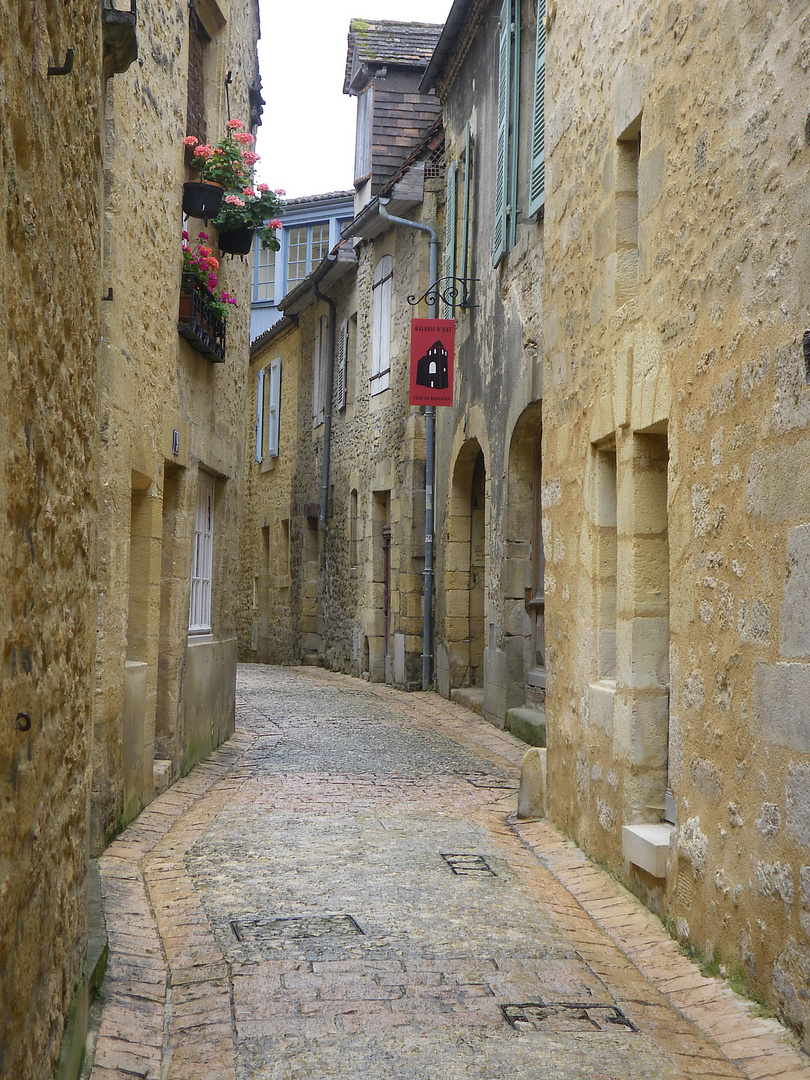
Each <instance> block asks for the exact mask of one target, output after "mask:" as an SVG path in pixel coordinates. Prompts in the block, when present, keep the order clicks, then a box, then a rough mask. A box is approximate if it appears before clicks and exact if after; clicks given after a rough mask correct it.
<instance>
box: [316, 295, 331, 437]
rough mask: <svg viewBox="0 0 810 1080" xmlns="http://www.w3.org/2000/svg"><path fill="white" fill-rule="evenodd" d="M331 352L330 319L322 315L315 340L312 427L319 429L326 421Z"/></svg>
mask: <svg viewBox="0 0 810 1080" xmlns="http://www.w3.org/2000/svg"><path fill="white" fill-rule="evenodd" d="M328 350H329V319H328V318H327V317H326V315H321V317H320V319H318V331H317V335H316V338H315V370H314V372H313V378H314V387H313V395H312V426H313V427H318V425H319V424H322V423H323V421H324V414H325V405H326V364H327V352H328Z"/></svg>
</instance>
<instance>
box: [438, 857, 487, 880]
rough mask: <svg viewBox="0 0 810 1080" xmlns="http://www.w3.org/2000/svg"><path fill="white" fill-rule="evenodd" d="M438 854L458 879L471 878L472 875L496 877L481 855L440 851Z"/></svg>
mask: <svg viewBox="0 0 810 1080" xmlns="http://www.w3.org/2000/svg"><path fill="white" fill-rule="evenodd" d="M439 854H440V855H441V857H442V858H443V859H444V861H445V862H446V863H447V865H448V866H449V867H450V869H451V870H452V871H453V873H454V874H456V875H457V876H458V877H472V876H473V875H474V874H489V875H490V877H497V876H498V875H497V874H496V873H495V871H494V870H493V869H492V867H491V866H490V865H489V863H488V862H487V860H486V859H485V858H484V856H483V855H469V854H465V853H463V852H445V851H440V852H439Z"/></svg>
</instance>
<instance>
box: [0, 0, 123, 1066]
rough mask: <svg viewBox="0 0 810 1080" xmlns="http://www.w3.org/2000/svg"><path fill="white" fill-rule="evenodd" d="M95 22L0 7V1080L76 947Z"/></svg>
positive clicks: (97, 232) (84, 746)
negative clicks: (0, 356)
mask: <svg viewBox="0 0 810 1080" xmlns="http://www.w3.org/2000/svg"><path fill="white" fill-rule="evenodd" d="M101 15H102V12H101V6H100V5H98V4H91V3H89V2H84V0H79V2H78V3H76V4H74V5H72V6H71V8H70V11H69V13H68V12H66V11H65V10H63V6H62V5H60V4H43V5H39V6H34V5H20V4H16V3H7V2H5V0H4V2H3V3H0V40H2V43H3V44H2V53H3V56H2V83H3V92H2V95H0V148H2V149H1V151H0V152H1V153H2V162H3V165H2V175H3V183H2V186H0V218H2V222H3V227H2V229H0V266H1V267H2V271H1V272H0V281H1V282H2V303H3V317H2V319H0V350H2V354H3V362H2V364H0V422H1V423H2V431H3V436H2V449H1V450H0V504H2V507H3V527H2V529H0V656H1V659H0V665H1V668H0V670H1V671H2V674H0V701H2V723H3V732H2V737H1V738H0V777H2V779H0V1006H1V1008H0V1074H2V1075H3V1076H9V1077H11V1076H14V1077H30V1078H31V1080H40V1078H43V1080H44V1078H46V1077H47V1078H50V1077H52V1076H53V1075H54V1071H55V1068H56V1065H57V1061H58V1058H59V1054H60V1047H61V1044H62V1036H63V1031H64V1026H65V1017H66V1015H67V1012H68V1007H69V1005H70V1002H71V998H72V996H73V994H74V989H75V987H76V986H77V984H78V983H79V981H80V978H81V973H82V964H83V961H84V951H85V944H86V939H87V905H86V893H87V850H88V845H89V814H88V800H89V794H90V785H91V768H90V750H91V742H92V719H91V714H92V703H93V654H94V646H95V627H96V592H95V588H94V583H93V571H94V565H95V555H96V521H97V517H96V507H97V500H98V484H97V480H98V462H99V454H98V403H97V396H98V365H99V353H98V326H99V319H100V298H101V273H100V244H101V226H100V220H101V148H100V140H99V136H100V131H101V94H102V72H101V35H102V26H101ZM69 50H71V52H72V60H71V52H69ZM66 60H67V62H66ZM49 68H70V70H69V71H66V72H65V73H64V74H61V75H58V74H50V75H49V74H48V69H49Z"/></svg>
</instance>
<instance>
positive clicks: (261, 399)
mask: <svg viewBox="0 0 810 1080" xmlns="http://www.w3.org/2000/svg"><path fill="white" fill-rule="evenodd" d="M280 420H281V357H278V356H277V357H276V358H275V360H272V361H271V362H270V363H269V364H268V365H267V367H265V368H262V370H261V371H260V372H259V373H258V375H257V376H256V461H265V460H266V459H267V458H272V457H278V443H279V429H280Z"/></svg>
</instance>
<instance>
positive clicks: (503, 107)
mask: <svg viewBox="0 0 810 1080" xmlns="http://www.w3.org/2000/svg"><path fill="white" fill-rule="evenodd" d="M511 46H512V0H503V4H502V5H501V14H500V18H499V19H498V142H497V151H496V162H495V225H494V230H493V238H492V264H493V266H497V265H498V263H499V262H500V261H501V259H502V258H503V256H504V255H505V254H506V245H507V229H508V213H509V113H510V104H511V96H512V95H511V93H510V91H511V79H510V60H511V58H512V47H511Z"/></svg>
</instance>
